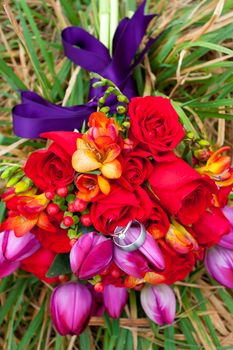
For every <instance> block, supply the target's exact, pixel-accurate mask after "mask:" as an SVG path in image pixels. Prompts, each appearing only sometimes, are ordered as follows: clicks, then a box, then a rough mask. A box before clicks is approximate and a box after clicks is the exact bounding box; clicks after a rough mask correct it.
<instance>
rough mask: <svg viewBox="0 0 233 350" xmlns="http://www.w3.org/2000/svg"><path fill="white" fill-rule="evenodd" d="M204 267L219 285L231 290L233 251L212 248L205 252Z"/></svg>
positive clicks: (232, 286) (232, 284) (217, 247)
mask: <svg viewBox="0 0 233 350" xmlns="http://www.w3.org/2000/svg"><path fill="white" fill-rule="evenodd" d="M205 267H206V270H207V271H208V273H209V274H210V275H211V276H212V277H213V278H215V279H216V281H218V282H219V283H220V284H222V285H223V286H225V287H227V288H231V289H233V250H231V249H227V248H222V247H220V246H214V247H212V248H211V249H208V250H207V251H206V255H205Z"/></svg>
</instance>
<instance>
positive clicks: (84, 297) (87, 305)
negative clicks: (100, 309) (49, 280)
mask: <svg viewBox="0 0 233 350" xmlns="http://www.w3.org/2000/svg"><path fill="white" fill-rule="evenodd" d="M50 308H51V315H52V320H53V323H54V325H55V327H56V329H57V331H58V333H59V334H61V335H67V334H76V335H79V334H81V333H82V332H83V331H84V329H85V328H86V326H87V324H88V322H89V319H90V317H91V311H92V295H91V292H90V291H89V289H88V288H87V287H86V286H85V285H83V284H79V283H76V282H69V283H66V284H63V285H60V286H58V287H56V288H55V289H54V291H53V294H52V297H51V301H50Z"/></svg>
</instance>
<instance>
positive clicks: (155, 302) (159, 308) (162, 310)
mask: <svg viewBox="0 0 233 350" xmlns="http://www.w3.org/2000/svg"><path fill="white" fill-rule="evenodd" d="M141 305H142V308H143V310H144V311H145V313H146V315H147V316H148V317H149V318H150V319H151V320H152V321H154V322H155V323H157V324H159V325H160V326H162V325H163V324H172V322H173V321H174V318H175V314H176V298H175V294H174V292H173V290H172V289H171V287H169V286H167V285H166V284H160V285H156V286H152V285H145V286H144V287H143V289H142V291H141Z"/></svg>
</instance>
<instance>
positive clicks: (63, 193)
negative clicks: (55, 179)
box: [57, 187, 68, 197]
mask: <svg viewBox="0 0 233 350" xmlns="http://www.w3.org/2000/svg"><path fill="white" fill-rule="evenodd" d="M67 193H68V188H67V187H60V188H58V189H57V194H58V196H59V197H66V196H67Z"/></svg>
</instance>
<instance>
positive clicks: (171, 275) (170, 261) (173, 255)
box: [158, 240, 196, 284]
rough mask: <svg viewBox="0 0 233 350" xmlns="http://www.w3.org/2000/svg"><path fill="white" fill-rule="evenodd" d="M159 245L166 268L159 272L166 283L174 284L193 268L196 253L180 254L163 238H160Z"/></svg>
mask: <svg viewBox="0 0 233 350" xmlns="http://www.w3.org/2000/svg"><path fill="white" fill-rule="evenodd" d="M158 243H159V247H160V249H161V251H162V253H163V256H164V259H165V269H164V271H163V272H159V274H161V275H162V276H163V277H165V280H164V281H163V283H165V284H173V283H175V282H176V281H182V280H183V279H185V278H186V277H187V276H188V274H189V273H190V272H191V271H192V270H193V267H194V264H195V261H196V259H195V255H194V254H193V253H192V252H189V253H187V254H179V253H177V252H175V251H174V250H173V249H172V248H170V247H169V246H168V245H167V244H166V243H165V242H164V241H163V240H159V241H158Z"/></svg>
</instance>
